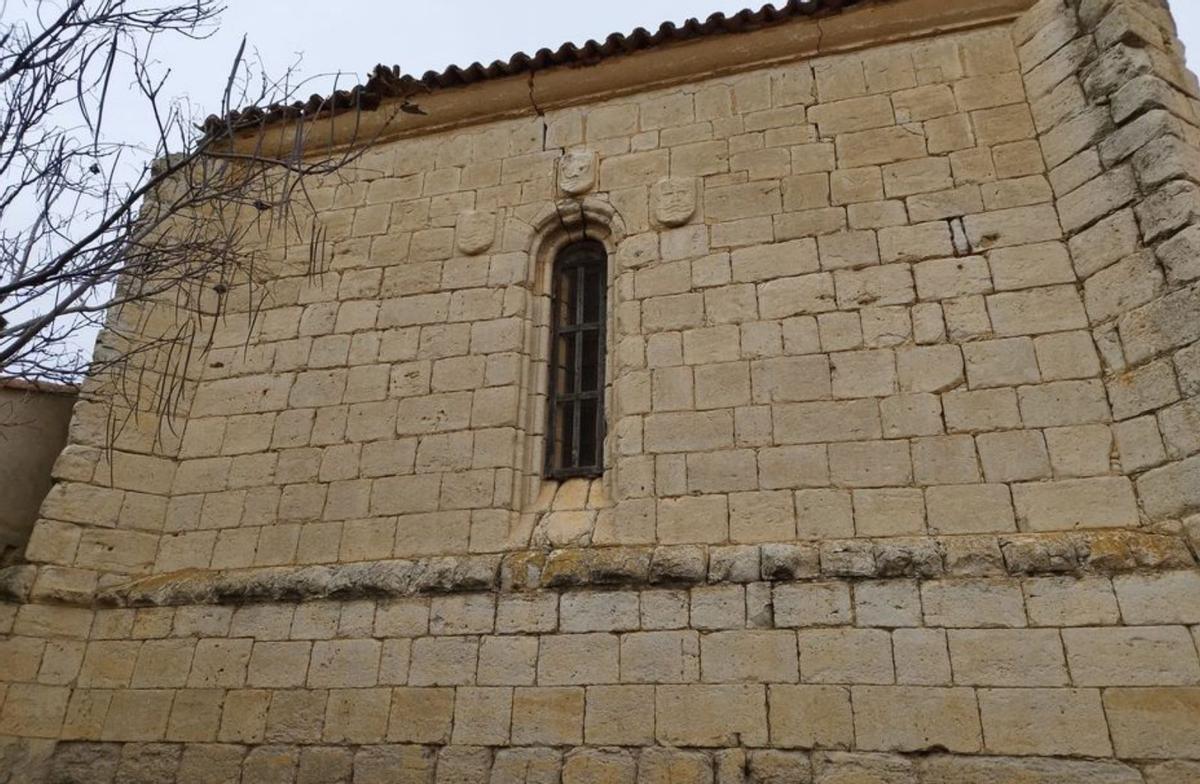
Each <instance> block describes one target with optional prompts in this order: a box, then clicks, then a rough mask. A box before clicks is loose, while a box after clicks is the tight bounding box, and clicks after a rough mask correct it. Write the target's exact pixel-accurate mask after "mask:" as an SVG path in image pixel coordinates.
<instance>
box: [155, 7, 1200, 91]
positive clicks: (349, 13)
mask: <svg viewBox="0 0 1200 784" xmlns="http://www.w3.org/2000/svg"><path fill="white" fill-rule="evenodd" d="M226 1H227V5H228V6H229V7H228V9H227V10H226V12H225V15H224V17H223V19H222V25H221V29H220V31H219V32H218V33H217V34H216V35H214V36H213V37H212V38H210V39H209V40H206V41H201V42H195V43H185V44H179V43H177V42H172V44H171V47H170V49H169V50H163V49H160V50H159V51H158V55H159V57H160V58H164V59H166V56H167V54H168V53H169V56H170V59H169V61H168V63H167V64H169V65H170V66H171V68H172V69H173V72H174V73H173V75H172V80H171V81H172V83H173V84H174V89H173V90H172V92H174V93H176V94H184V95H187V96H189V97H190V98H191V100H192V101H193V103H194V104H195V105H197V106H198V107H203V108H204V109H205V110H208V109H211V108H212V107H213V106H215V105H218V104H219V98H220V90H221V88H222V87H223V83H224V76H225V73H226V72H227V69H228V63H229V61H230V60H231V58H232V56H233V54H234V53H235V52H236V51H237V46H238V42H239V41H240V39H241V36H242V35H243V34H246V35H247V36H248V37H249V45H250V47H252V48H253V49H255V50H257V52H258V53H259V54H260V55H261V57H262V58H263V61H264V62H265V64H266V66H267V70H268V72H270V73H274V74H278V73H280V72H281V71H283V70H284V69H286V68H287V67H288V66H289V65H291V64H292V63H294V62H295V60H296V58H297V57H300V56H302V58H303V59H302V60H301V64H300V71H301V73H302V75H305V76H316V75H320V74H332V73H336V72H339V71H340V72H342V73H344V74H346V76H345V77H344V79H343V80H342V84H345V85H349V84H353V83H356V82H358V81H361V80H362V79H364V78H365V75H366V73H367V71H368V70H369V69H370V68H372V67H373V66H374V65H375V64H376V63H380V62H382V63H386V64H388V65H392V64H399V65H400V66H402V67H403V69H404V70H405V71H406V72H409V73H415V74H420V73H423V72H425V71H426V70H430V69H437V70H440V69H442V68H443V67H445V66H446V65H450V64H452V63H453V64H458V65H463V66H466V65H469V64H470V63H472V62H474V61H476V60H479V61H480V62H483V63H489V62H491V61H492V60H495V59H507V58H508V56H509V55H511V54H512V53H513V52H516V51H526V52H529V53H533V52H534V51H536V50H537V49H539V48H541V47H550V48H556V47H557V46H558V45H559V44H561V43H562V42H564V41H574V42H576V43H582V42H583V41H585V40H587V39H588V38H595V39H597V40H602V39H603V38H604V37H605V36H606V35H608V34H609V33H611V32H615V31H620V32H628V31H630V30H632V29H633V28H635V27H638V26H643V27H647V28H649V29H651V30H653V29H654V28H656V27H657V25H658V24H659V23H660V22H662V21H664V20H667V19H670V20H672V21H675V22H681V21H683V20H684V19H687V18H688V17H693V16H696V17H700V18H704V17H706V16H707V15H708V14H710V13H713V12H716V11H722V12H725V13H734V12H736V11H738V10H740V9H741V8H743V7H745V6H744V2H745V0H740V1H738V2H730V1H729V0H724V1H723V0H605V2H599V3H586V2H582V3H564V2H562V0H519V1H518V2H515V3H505V2H496V0H454V1H453V2H452V1H451V0H334V1H333V2H330V0H226ZM946 1H947V2H954V0H946ZM1172 6H1173V8H1174V11H1175V14H1176V18H1177V19H1178V21H1179V25H1180V32H1181V37H1182V39H1183V41H1184V43H1185V44H1187V45H1188V48H1189V51H1191V52H1192V55H1191V57H1190V60H1191V62H1192V64H1193V68H1195V67H1196V63H1197V62H1198V60H1197V56H1198V55H1200V2H1197V0H1173V2H1172ZM328 84H329V82H325V83H324V84H322V83H320V82H318V83H317V84H314V85H313V89H312V90H310V92H312V91H315V92H323V89H318V86H320V87H322V88H323V87H324V86H327V85H328Z"/></svg>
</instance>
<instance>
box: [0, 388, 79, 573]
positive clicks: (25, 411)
mask: <svg viewBox="0 0 1200 784" xmlns="http://www.w3.org/2000/svg"><path fill="white" fill-rule="evenodd" d="M75 396H76V391H75V389H74V388H72V387H58V386H45V385H43V386H32V385H29V384H24V383H19V382H16V381H12V380H7V381H5V380H0V558H4V557H5V556H6V555H8V554H10V553H11V552H12V551H14V550H17V551H19V550H21V549H23V548H24V547H25V542H26V541H28V539H29V532H30V531H31V530H32V529H33V523H34V520H36V519H37V513H38V507H39V506H41V504H42V499H43V498H45V497H46V493H47V492H49V490H50V469H51V468H52V467H53V465H54V460H55V458H57V457H58V453H59V452H61V451H62V448H63V445H64V444H65V443H66V442H67V425H68V423H69V422H70V421H71V409H72V408H73V407H74V405H75Z"/></svg>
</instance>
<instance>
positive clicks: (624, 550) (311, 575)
mask: <svg viewBox="0 0 1200 784" xmlns="http://www.w3.org/2000/svg"><path fill="white" fill-rule="evenodd" d="M1195 566H1196V561H1195V559H1194V557H1193V556H1192V554H1191V552H1190V550H1189V549H1188V547H1187V545H1186V544H1185V543H1184V542H1183V540H1182V539H1180V538H1178V537H1176V536H1170V535H1164V534H1152V533H1143V532H1137V531H1080V532H1072V533H1055V534H1020V535H1005V536H957V537H944V538H928V537H925V538H913V539H883V540H876V541H871V540H838V541H827V542H820V543H816V542H813V543H797V542H791V543H775V544H762V545H666V546H644V547H597V548H579V549H565V550H551V551H521V552H513V553H507V554H492V555H464V556H443V557H432V558H423V559H415V560H388V561H372V562H363V563H350V564H327V565H314V566H287V567H262V568H254V569H242V570H236V571H225V572H211V571H199V570H190V571H184V572H176V573H172V574H165V575H157V576H154V577H148V578H143V579H139V580H135V581H132V582H129V583H124V584H121V585H116V586H110V587H106V588H102V589H101V590H100V591H99V592H98V594H97V595H96V597H95V601H96V603H97V604H100V605H103V606H172V605H183V604H235V603H243V602H264V601H307V600H313V599H348V598H370V597H388V596H413V595H421V594H444V593H460V592H478V591H528V590H537V589H556V588H571V587H584V586H611V587H616V586H626V587H631V586H632V587H637V586H648V585H682V586H687V585H700V584H714V583H751V582H760V581H768V582H771V581H797V580H822V579H823V580H829V579H843V580H847V579H849V580H854V579H880V578H926V579H930V578H938V577H987V576H1004V575H1040V574H1058V575H1070V574H1119V573H1126V572H1132V571H1139V570H1147V571H1149V570H1168V569H1187V568H1194V567H1195ZM37 593H38V592H37V588H36V586H34V588H33V591H32V594H33V597H34V598H35V599H38V600H45V599H50V600H53V599H54V598H55V597H40V596H38V595H37ZM28 598H29V597H28V596H26V597H24V599H22V600H25V599H28ZM59 598H60V600H61V597H59Z"/></svg>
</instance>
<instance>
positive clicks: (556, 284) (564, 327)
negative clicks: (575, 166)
mask: <svg viewBox="0 0 1200 784" xmlns="http://www.w3.org/2000/svg"><path fill="white" fill-rule="evenodd" d="M607 262H608V256H607V254H606V253H605V250H604V245H602V244H601V243H599V242H596V241H594V240H585V241H582V242H576V243H572V244H571V245H568V246H567V247H565V248H563V249H562V250H561V251H560V252H559V254H558V256H557V258H556V259H555V260H554V269H553V274H552V279H551V286H550V373H549V400H548V403H549V405H548V415H549V422H548V423H547V427H546V467H545V474H546V476H547V477H548V478H550V479H567V478H571V477H581V476H582V477H590V476H599V475H600V474H602V473H603V472H604V454H603V453H604V432H605V427H604V354H605V331H606V326H607V324H606V321H607V312H608V310H607V303H606V302H605V299H606V294H607V285H608V274H607Z"/></svg>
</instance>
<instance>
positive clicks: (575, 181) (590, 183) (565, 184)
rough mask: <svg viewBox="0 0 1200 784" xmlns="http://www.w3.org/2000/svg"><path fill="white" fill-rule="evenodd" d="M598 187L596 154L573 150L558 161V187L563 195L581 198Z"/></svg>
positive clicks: (588, 151)
mask: <svg viewBox="0 0 1200 784" xmlns="http://www.w3.org/2000/svg"><path fill="white" fill-rule="evenodd" d="M595 185H596V152H595V151H594V150H571V151H570V152H568V153H565V154H564V155H563V157H561V158H559V159H558V187H559V188H561V189H562V191H563V193H566V194H568V195H571V196H579V195H580V194H583V193H587V192H588V191H590V190H591V189H592V188H593V187H595Z"/></svg>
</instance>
